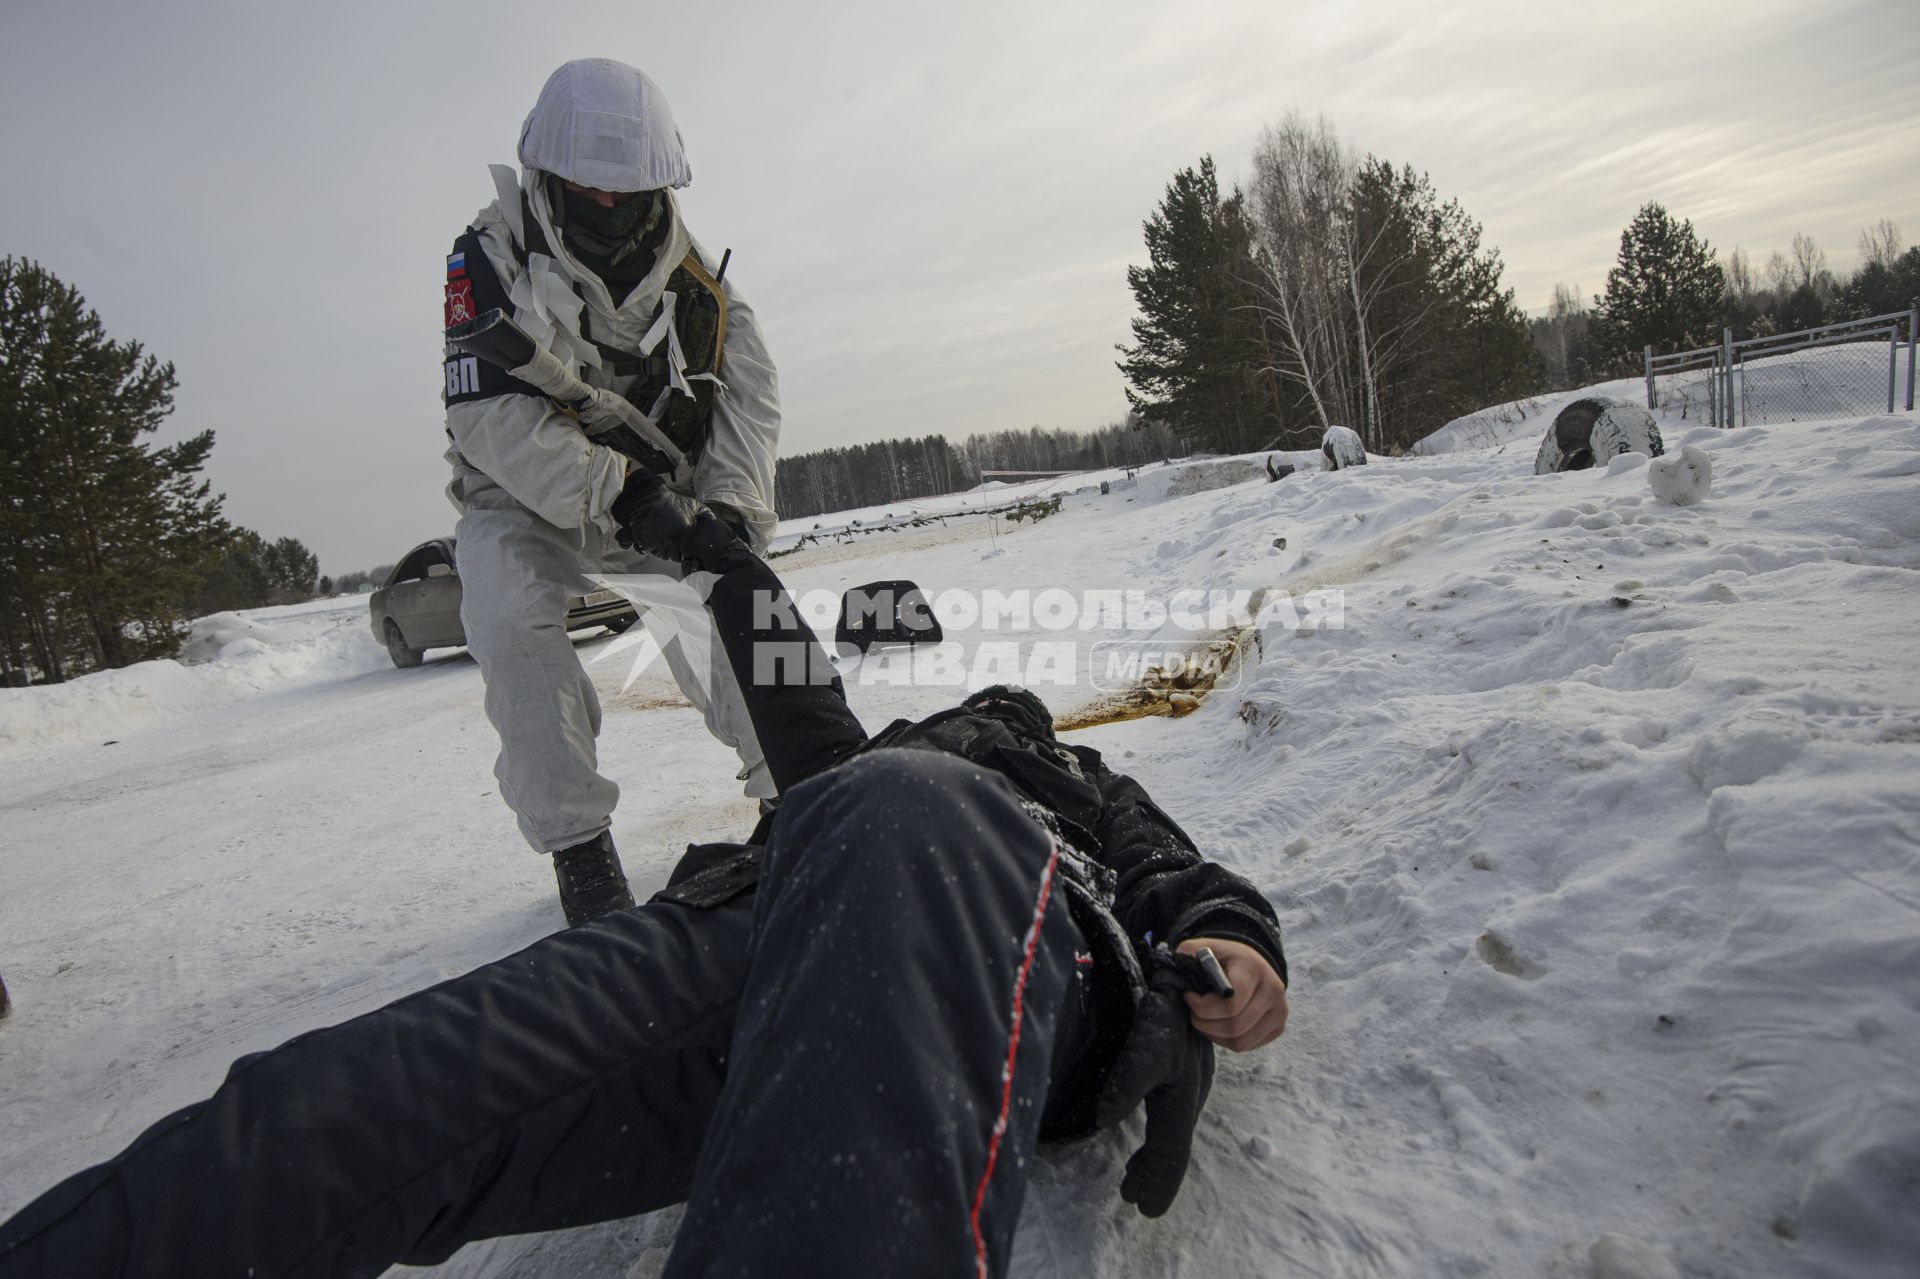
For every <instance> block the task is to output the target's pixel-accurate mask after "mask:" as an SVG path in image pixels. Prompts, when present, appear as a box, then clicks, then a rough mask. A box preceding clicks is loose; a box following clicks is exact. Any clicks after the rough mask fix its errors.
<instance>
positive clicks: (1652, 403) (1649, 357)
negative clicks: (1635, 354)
mask: <svg viewBox="0 0 1920 1279" xmlns="http://www.w3.org/2000/svg"><path fill="white" fill-rule="evenodd" d="M1645 359H1646V362H1647V407H1648V408H1649V409H1657V408H1659V407H1660V401H1659V399H1658V398H1657V397H1656V396H1655V395H1654V393H1653V344H1652V343H1648V344H1647V349H1646V353H1645Z"/></svg>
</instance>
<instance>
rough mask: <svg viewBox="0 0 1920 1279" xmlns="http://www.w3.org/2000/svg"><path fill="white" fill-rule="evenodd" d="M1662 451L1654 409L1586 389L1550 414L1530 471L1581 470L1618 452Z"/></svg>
mask: <svg viewBox="0 0 1920 1279" xmlns="http://www.w3.org/2000/svg"><path fill="white" fill-rule="evenodd" d="M1663 452H1665V448H1664V447H1663V446H1662V444H1661V442H1660V427H1659V426H1658V425H1657V424H1656V423H1655V422H1654V420H1653V414H1651V413H1649V412H1647V411H1646V410H1645V409H1643V408H1641V407H1640V406H1639V405H1638V404H1630V403H1628V402H1627V401H1625V400H1616V399H1613V398H1611V397H1609V396H1605V395H1588V396H1583V397H1582V398H1580V399H1577V400H1575V401H1574V402H1573V403H1571V404H1569V405H1567V407H1565V408H1563V409H1561V410H1560V414H1559V416H1558V417H1556V418H1554V419H1553V425H1552V426H1551V427H1549V428H1548V429H1547V435H1546V438H1545V439H1543V440H1541V441H1540V452H1539V453H1538V454H1537V455H1535V457H1534V459H1533V473H1534V474H1535V475H1554V474H1557V473H1558V472H1560V471H1584V470H1586V469H1587V468H1589V467H1593V466H1605V465H1606V464H1607V463H1608V462H1611V461H1612V460H1613V459H1614V458H1616V457H1619V456H1620V455H1621V454H1622V453H1644V454H1646V455H1647V456H1648V457H1659V456H1660V454H1661V453H1663Z"/></svg>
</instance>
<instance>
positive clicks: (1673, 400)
mask: <svg viewBox="0 0 1920 1279" xmlns="http://www.w3.org/2000/svg"><path fill="white" fill-rule="evenodd" d="M1916 327H1920V308H1916V309H1914V310H1909V311H1895V312H1892V313H1890V314H1887V315H1876V316H1870V317H1868V318H1867V319H1864V320H1847V321H1844V322H1842V323H1839V324H1828V325H1822V326H1821V327H1819V328H1815V329H1800V330H1796V331H1795V332H1792V333H1774V334H1769V335H1768V336H1766V337H1758V338H1748V339H1746V340H1745V341H1741V342H1736V341H1734V340H1733V330H1732V329H1728V330H1726V332H1725V333H1724V334H1723V336H1722V339H1721V343H1720V345H1719V346H1708V347H1700V348H1697V349H1695V350H1692V351H1676V352H1673V353H1671V354H1668V355H1655V354H1654V353H1653V348H1652V347H1648V348H1647V349H1646V379H1647V407H1648V408H1649V409H1661V410H1663V411H1664V413H1665V415H1666V416H1668V417H1675V416H1677V417H1680V418H1683V419H1688V418H1690V419H1695V420H1698V421H1700V422H1701V423H1703V424H1705V425H1709V426H1747V425H1759V424H1763V423H1770V422H1800V421H1805V420H1808V419H1811V418H1827V417H1855V416H1860V415H1863V414H1867V413H1875V412H1879V411H1881V410H1885V411H1886V412H1889V413H1891V412H1893V411H1894V409H1895V408H1896V407H1899V406H1900V405H1901V404H1902V402H1903V401H1904V404H1905V407H1906V408H1908V409H1911V408H1913V396H1914V354H1915V349H1914V348H1915V342H1914V339H1915V329H1916ZM1903 391H1904V393H1903Z"/></svg>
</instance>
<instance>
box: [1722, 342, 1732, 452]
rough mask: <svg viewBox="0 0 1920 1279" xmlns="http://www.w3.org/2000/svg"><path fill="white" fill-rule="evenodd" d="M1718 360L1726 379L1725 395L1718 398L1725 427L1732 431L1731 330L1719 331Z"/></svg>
mask: <svg viewBox="0 0 1920 1279" xmlns="http://www.w3.org/2000/svg"><path fill="white" fill-rule="evenodd" d="M1720 359H1721V360H1722V362H1723V363H1724V366H1725V371H1726V378H1727V393H1726V394H1725V395H1723V396H1721V397H1720V403H1721V405H1722V406H1723V407H1724V409H1725V410H1726V419H1727V421H1726V427H1727V429H1728V430H1732V429H1733V330H1732V329H1731V328H1726V329H1722V330H1720Z"/></svg>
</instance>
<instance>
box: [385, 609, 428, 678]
mask: <svg viewBox="0 0 1920 1279" xmlns="http://www.w3.org/2000/svg"><path fill="white" fill-rule="evenodd" d="M423 652H424V650H423V649H418V648H409V647H408V646H407V637H406V636H404V635H402V634H401V633H400V623H398V622H396V621H394V620H393V619H392V618H391V617H389V618H388V619H387V656H388V657H391V658H392V659H393V664H394V665H395V666H398V667H399V668H400V669H401V670H403V671H404V670H407V669H408V668H410V667H414V666H418V665H420V657H421V654H422V653H423Z"/></svg>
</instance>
